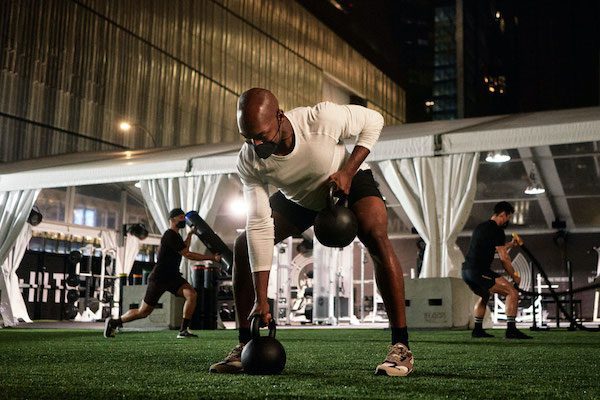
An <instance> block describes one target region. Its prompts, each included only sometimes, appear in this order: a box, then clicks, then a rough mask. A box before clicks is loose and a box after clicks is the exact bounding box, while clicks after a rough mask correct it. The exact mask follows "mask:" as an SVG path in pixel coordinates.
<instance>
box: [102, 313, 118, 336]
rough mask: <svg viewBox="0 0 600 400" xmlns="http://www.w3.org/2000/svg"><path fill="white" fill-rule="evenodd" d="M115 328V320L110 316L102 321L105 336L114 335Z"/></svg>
mask: <svg viewBox="0 0 600 400" xmlns="http://www.w3.org/2000/svg"><path fill="white" fill-rule="evenodd" d="M117 328H118V324H117V321H115V320H114V319H112V318H111V317H108V318H106V322H105V323H104V337H105V338H111V337H115V333H116V331H117Z"/></svg>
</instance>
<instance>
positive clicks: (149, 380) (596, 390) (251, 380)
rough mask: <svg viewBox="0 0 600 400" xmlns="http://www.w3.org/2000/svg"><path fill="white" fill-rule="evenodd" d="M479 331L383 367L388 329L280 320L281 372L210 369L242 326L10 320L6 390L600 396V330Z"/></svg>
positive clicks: (4, 338)
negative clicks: (202, 328) (396, 366)
mask: <svg viewBox="0 0 600 400" xmlns="http://www.w3.org/2000/svg"><path fill="white" fill-rule="evenodd" d="M493 333H494V334H495V335H497V336H498V338H495V339H480V340H477V341H475V340H472V339H471V338H470V336H469V332H467V331H412V332H411V348H412V350H413V352H414V354H415V371H414V372H413V373H412V374H411V375H410V376H409V377H407V378H389V377H385V376H375V375H374V374H373V371H374V369H375V366H376V365H377V364H378V363H379V362H381V361H382V360H383V358H384V357H385V353H386V346H387V344H388V343H387V342H388V337H389V332H388V331H383V330H363V329H354V330H352V329H348V330H346V329H331V330H328V329H315V330H310V329H293V330H283V329H282V330H280V331H279V332H278V337H279V338H280V339H281V341H282V343H283V344H284V346H285V348H286V351H287V354H288V362H287V366H286V369H285V371H284V374H283V375H281V376H262V377H256V376H246V375H235V376H232V375H213V374H209V373H208V372H207V371H208V367H209V365H210V364H211V363H212V362H214V361H217V360H220V359H221V358H222V357H223V356H224V355H225V354H226V353H227V352H228V351H229V349H230V348H231V347H232V344H234V343H235V339H236V332H235V331H232V330H229V331H209V332H200V335H201V338H200V339H199V340H176V339H175V336H176V332H173V331H171V332H169V331H158V332H123V333H120V334H118V335H117V337H116V338H114V339H112V340H108V339H104V338H103V337H102V334H101V332H100V331H92V330H57V329H52V330H49V329H35V330H32V329H22V328H19V329H0V399H13V398H19V399H21V398H22V399H44V398H48V399H50V398H51V399H67V398H72V399H122V398H144V399H148V398H162V399H198V398H202V399H238V398H262V399H264V398H269V399H291V398H338V399H350V398H353V399H369V398H370V399H399V398H406V399H411V400H413V399H439V398H464V399H484V398H485V399H503V400H506V399H529V398H531V399H533V398H536V399H566V398H573V399H580V400H581V399H600V333H589V332H566V331H558V330H556V331H551V332H539V333H534V334H533V335H534V336H535V338H534V340H529V341H507V340H505V339H503V338H502V333H503V331H493Z"/></svg>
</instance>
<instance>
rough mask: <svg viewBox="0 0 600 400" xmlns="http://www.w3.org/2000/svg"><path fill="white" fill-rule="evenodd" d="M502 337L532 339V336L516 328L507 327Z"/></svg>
mask: <svg viewBox="0 0 600 400" xmlns="http://www.w3.org/2000/svg"><path fill="white" fill-rule="evenodd" d="M504 337H505V338H507V339H533V337H531V336H529V335H526V334H524V333H523V332H521V331H520V330H518V329H507V330H506V334H505V336H504Z"/></svg>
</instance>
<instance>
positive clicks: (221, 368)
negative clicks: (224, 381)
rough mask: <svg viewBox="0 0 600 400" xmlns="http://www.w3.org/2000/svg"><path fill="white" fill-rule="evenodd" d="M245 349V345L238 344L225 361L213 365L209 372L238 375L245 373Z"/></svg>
mask: <svg viewBox="0 0 600 400" xmlns="http://www.w3.org/2000/svg"><path fill="white" fill-rule="evenodd" d="M243 349H244V344H243V343H240V344H238V345H237V346H235V347H234V348H233V350H231V352H229V354H228V355H227V357H225V359H224V360H223V361H220V362H218V363H216V364H213V365H211V366H210V368H209V369H208V372H213V373H216V374H237V373H240V372H244V367H242V350H243Z"/></svg>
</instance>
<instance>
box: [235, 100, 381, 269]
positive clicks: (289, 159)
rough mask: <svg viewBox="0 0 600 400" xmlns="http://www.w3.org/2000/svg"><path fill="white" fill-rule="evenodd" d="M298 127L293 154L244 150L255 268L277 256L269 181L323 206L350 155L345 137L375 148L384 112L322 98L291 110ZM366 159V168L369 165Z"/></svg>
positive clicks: (298, 199)
mask: <svg viewBox="0 0 600 400" xmlns="http://www.w3.org/2000/svg"><path fill="white" fill-rule="evenodd" d="M285 116H286V117H287V119H288V120H289V121H290V123H291V125H292V128H293V130H294V139H295V140H294V148H293V150H292V151H291V153H290V154H288V155H285V156H279V155H276V154H273V155H271V156H270V157H269V158H267V159H264V160H263V159H261V158H259V157H258V156H257V155H256V153H255V151H254V148H253V146H251V145H249V144H244V145H243V146H242V149H241V150H240V153H239V155H238V164H237V168H238V172H239V175H240V178H241V180H242V183H243V185H244V199H245V201H246V204H247V206H248V218H247V220H246V235H247V238H248V252H249V256H250V266H251V268H252V271H254V272H258V271H268V270H270V269H271V263H272V259H273V245H274V243H273V242H274V236H275V234H274V228H273V219H272V218H271V207H270V205H269V192H268V185H272V186H275V187H276V188H278V189H279V190H280V191H281V192H282V193H283V195H285V197H286V198H288V199H290V200H291V201H293V202H295V203H298V204H299V205H301V206H303V207H305V208H308V209H311V210H315V211H320V210H322V209H323V208H324V207H325V206H326V199H327V181H328V178H329V176H330V175H331V174H333V173H334V172H337V171H339V170H340V169H341V167H342V166H343V165H344V164H345V162H346V160H347V159H348V158H349V157H350V153H349V152H348V151H347V150H346V147H345V144H344V142H343V140H344V139H350V138H352V137H354V138H356V145H358V146H362V147H365V148H367V149H369V150H371V148H372V147H373V146H374V145H375V143H376V142H377V139H378V138H379V134H380V133H381V129H382V128H383V117H382V116H381V114H379V113H378V112H377V111H374V110H370V109H368V108H365V107H361V106H356V105H343V106H342V105H337V104H334V103H329V102H324V103H319V104H317V105H316V106H314V107H300V108H295V109H293V110H291V111H288V112H286V113H285ZM367 168H368V167H367V166H366V164H363V165H361V167H360V169H367Z"/></svg>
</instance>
